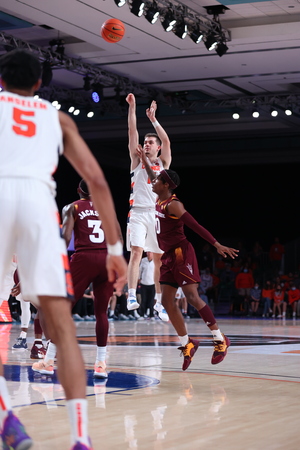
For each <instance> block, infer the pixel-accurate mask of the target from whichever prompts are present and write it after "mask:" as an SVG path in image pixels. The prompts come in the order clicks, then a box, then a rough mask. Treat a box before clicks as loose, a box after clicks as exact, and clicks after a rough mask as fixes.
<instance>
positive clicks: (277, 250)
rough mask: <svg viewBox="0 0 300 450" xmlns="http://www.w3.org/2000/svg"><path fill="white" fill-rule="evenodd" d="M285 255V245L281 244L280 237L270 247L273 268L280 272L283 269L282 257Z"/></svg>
mask: <svg viewBox="0 0 300 450" xmlns="http://www.w3.org/2000/svg"><path fill="white" fill-rule="evenodd" d="M283 255H284V246H283V245H281V244H280V242H279V238H278V237H276V238H275V239H274V243H273V244H272V245H271V247H270V252H269V258H270V263H271V268H272V269H273V270H274V271H277V272H279V271H280V270H281V269H282V258H283Z"/></svg>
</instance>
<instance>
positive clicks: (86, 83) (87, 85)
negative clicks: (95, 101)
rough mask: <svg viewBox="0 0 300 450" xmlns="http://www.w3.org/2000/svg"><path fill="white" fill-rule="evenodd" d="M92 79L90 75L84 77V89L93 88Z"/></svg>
mask: <svg viewBox="0 0 300 450" xmlns="http://www.w3.org/2000/svg"><path fill="white" fill-rule="evenodd" d="M91 81H92V80H91V78H90V77H89V76H88V75H86V76H85V77H83V89H84V90H85V91H90V90H91V88H92V86H91Z"/></svg>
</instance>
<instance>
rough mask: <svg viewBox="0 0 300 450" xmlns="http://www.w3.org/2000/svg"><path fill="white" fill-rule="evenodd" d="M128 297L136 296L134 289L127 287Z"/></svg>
mask: <svg viewBox="0 0 300 450" xmlns="http://www.w3.org/2000/svg"><path fill="white" fill-rule="evenodd" d="M128 297H136V289H132V288H130V289H128Z"/></svg>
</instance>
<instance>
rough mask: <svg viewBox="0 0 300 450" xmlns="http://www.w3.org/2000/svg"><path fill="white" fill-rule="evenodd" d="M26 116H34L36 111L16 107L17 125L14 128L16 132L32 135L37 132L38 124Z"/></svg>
mask: <svg viewBox="0 0 300 450" xmlns="http://www.w3.org/2000/svg"><path fill="white" fill-rule="evenodd" d="M24 117H25V118H24ZM26 117H34V111H23V110H22V109H19V108H14V109H13V120H14V122H15V125H13V127H12V128H13V130H14V132H15V133H16V134H19V135H21V136H26V137H32V136H34V135H35V133H36V125H35V123H34V122H32V121H31V120H26Z"/></svg>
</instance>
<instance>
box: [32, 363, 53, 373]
mask: <svg viewBox="0 0 300 450" xmlns="http://www.w3.org/2000/svg"><path fill="white" fill-rule="evenodd" d="M32 370H33V371H34V372H38V373H41V374H42V375H54V362H53V361H52V360H51V359H49V360H48V361H45V360H44V359H43V361H39V362H36V363H33V365H32Z"/></svg>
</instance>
